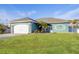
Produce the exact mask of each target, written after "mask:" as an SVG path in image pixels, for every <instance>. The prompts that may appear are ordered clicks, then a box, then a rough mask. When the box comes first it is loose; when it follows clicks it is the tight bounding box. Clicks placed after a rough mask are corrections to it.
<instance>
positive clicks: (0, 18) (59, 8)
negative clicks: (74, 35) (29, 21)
mask: <svg viewBox="0 0 79 59" xmlns="http://www.w3.org/2000/svg"><path fill="white" fill-rule="evenodd" d="M24 17H30V18H33V19H37V18H42V17H53V18H62V19H67V20H69V19H79V5H78V4H0V23H7V22H9V21H11V20H14V19H18V18H24Z"/></svg>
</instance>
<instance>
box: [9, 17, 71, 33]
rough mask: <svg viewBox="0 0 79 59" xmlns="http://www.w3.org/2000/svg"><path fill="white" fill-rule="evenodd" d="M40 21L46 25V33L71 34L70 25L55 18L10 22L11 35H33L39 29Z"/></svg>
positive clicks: (25, 19) (23, 19)
mask: <svg viewBox="0 0 79 59" xmlns="http://www.w3.org/2000/svg"><path fill="white" fill-rule="evenodd" d="M40 21H43V22H45V23H47V24H48V28H47V32H72V28H71V27H70V23H69V22H68V21H67V20H64V19H57V18H40V19H36V20H33V19H31V18H28V17H27V18H22V19H17V20H13V21H11V23H10V26H11V33H14V34H28V33H33V32H34V31H36V30H37V29H38V28H39V26H38V25H37V24H39V22H40Z"/></svg>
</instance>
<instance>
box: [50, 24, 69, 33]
mask: <svg viewBox="0 0 79 59" xmlns="http://www.w3.org/2000/svg"><path fill="white" fill-rule="evenodd" d="M51 27H52V31H53V32H69V27H68V24H65V23H56V24H51Z"/></svg>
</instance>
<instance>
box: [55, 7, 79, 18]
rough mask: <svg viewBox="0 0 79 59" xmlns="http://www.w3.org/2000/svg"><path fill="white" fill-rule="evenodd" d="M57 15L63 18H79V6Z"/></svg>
mask: <svg viewBox="0 0 79 59" xmlns="http://www.w3.org/2000/svg"><path fill="white" fill-rule="evenodd" d="M56 17H57V18H63V19H77V18H79V8H77V9H74V10H71V11H68V12H65V13H63V14H60V15H57V16H56Z"/></svg>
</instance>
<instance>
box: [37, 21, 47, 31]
mask: <svg viewBox="0 0 79 59" xmlns="http://www.w3.org/2000/svg"><path fill="white" fill-rule="evenodd" d="M38 23H39V24H40V26H41V28H42V30H41V31H42V32H46V29H47V28H48V24H47V23H45V22H43V21H39V22H38Z"/></svg>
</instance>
